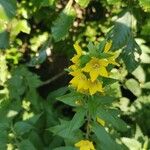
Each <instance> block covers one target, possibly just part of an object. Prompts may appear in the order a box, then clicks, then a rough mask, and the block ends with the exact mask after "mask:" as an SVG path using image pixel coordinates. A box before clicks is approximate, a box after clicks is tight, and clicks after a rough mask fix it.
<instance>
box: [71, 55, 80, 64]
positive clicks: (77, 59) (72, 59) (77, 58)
mask: <svg viewBox="0 0 150 150" xmlns="http://www.w3.org/2000/svg"><path fill="white" fill-rule="evenodd" d="M79 58H80V56H79V55H74V56H73V57H72V58H71V61H72V62H73V63H75V64H76V63H78V62H79Z"/></svg>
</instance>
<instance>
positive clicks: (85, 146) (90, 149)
mask: <svg viewBox="0 0 150 150" xmlns="http://www.w3.org/2000/svg"><path fill="white" fill-rule="evenodd" d="M75 147H79V148H80V150H95V148H94V145H93V142H90V141H89V140H81V141H79V142H78V143H76V144H75Z"/></svg>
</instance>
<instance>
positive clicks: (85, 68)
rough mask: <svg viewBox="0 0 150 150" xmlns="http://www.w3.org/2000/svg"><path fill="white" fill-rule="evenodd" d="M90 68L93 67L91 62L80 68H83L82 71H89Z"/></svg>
mask: <svg viewBox="0 0 150 150" xmlns="http://www.w3.org/2000/svg"><path fill="white" fill-rule="evenodd" d="M92 69H93V68H92V66H91V64H90V62H89V63H87V64H86V66H85V67H84V68H83V69H82V70H83V71H84V72H90V71H91V70H92Z"/></svg>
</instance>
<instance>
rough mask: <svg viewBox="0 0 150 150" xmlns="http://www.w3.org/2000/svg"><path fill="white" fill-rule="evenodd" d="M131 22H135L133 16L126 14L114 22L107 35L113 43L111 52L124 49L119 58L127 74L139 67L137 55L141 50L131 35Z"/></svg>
mask: <svg viewBox="0 0 150 150" xmlns="http://www.w3.org/2000/svg"><path fill="white" fill-rule="evenodd" d="M132 22H136V20H135V18H134V16H133V15H132V14H131V13H130V12H126V13H125V14H124V15H123V16H122V17H120V18H119V19H118V20H117V21H116V23H115V26H114V27H113V28H112V29H111V30H110V32H109V33H108V35H107V38H108V39H111V40H112V41H113V42H112V44H113V45H112V50H118V49H120V48H122V47H124V48H123V50H122V52H121V55H120V58H122V59H123V61H124V63H125V65H126V68H127V70H128V71H129V72H132V71H133V70H134V69H135V68H136V67H137V66H138V65H139V62H140V59H139V55H141V49H140V47H139V46H138V44H137V43H136V41H135V40H134V38H133V35H132V31H131V29H132V28H135V26H133V23H132Z"/></svg>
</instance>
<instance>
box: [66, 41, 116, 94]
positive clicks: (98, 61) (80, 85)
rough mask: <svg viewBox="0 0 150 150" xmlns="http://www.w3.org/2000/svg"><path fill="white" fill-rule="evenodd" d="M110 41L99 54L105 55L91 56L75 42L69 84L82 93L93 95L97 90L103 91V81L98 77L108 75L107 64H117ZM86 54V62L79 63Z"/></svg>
mask: <svg viewBox="0 0 150 150" xmlns="http://www.w3.org/2000/svg"><path fill="white" fill-rule="evenodd" d="M111 46H112V42H111V41H109V42H107V43H106V44H105V46H104V49H103V51H102V52H101V54H103V55H105V56H107V57H102V58H101V57H97V56H92V55H90V53H88V52H85V51H83V50H82V49H81V47H80V46H79V45H78V43H77V42H76V43H75V44H74V48H75V50H76V54H75V55H74V56H73V58H72V59H71V61H72V63H73V64H72V65H71V66H70V67H69V69H70V70H71V71H70V75H72V76H73V79H72V80H71V81H70V84H71V86H73V87H74V88H76V89H77V91H79V92H82V93H88V94H90V95H93V94H95V93H97V92H100V93H103V92H104V88H103V83H102V81H101V80H99V78H98V77H109V71H108V69H107V67H108V65H109V64H113V65H119V64H118V63H116V61H115V59H116V58H117V55H116V53H114V52H110V51H109V50H110V48H111ZM85 56H88V59H87V60H86V61H87V62H86V63H85V64H84V65H81V58H82V57H85Z"/></svg>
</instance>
